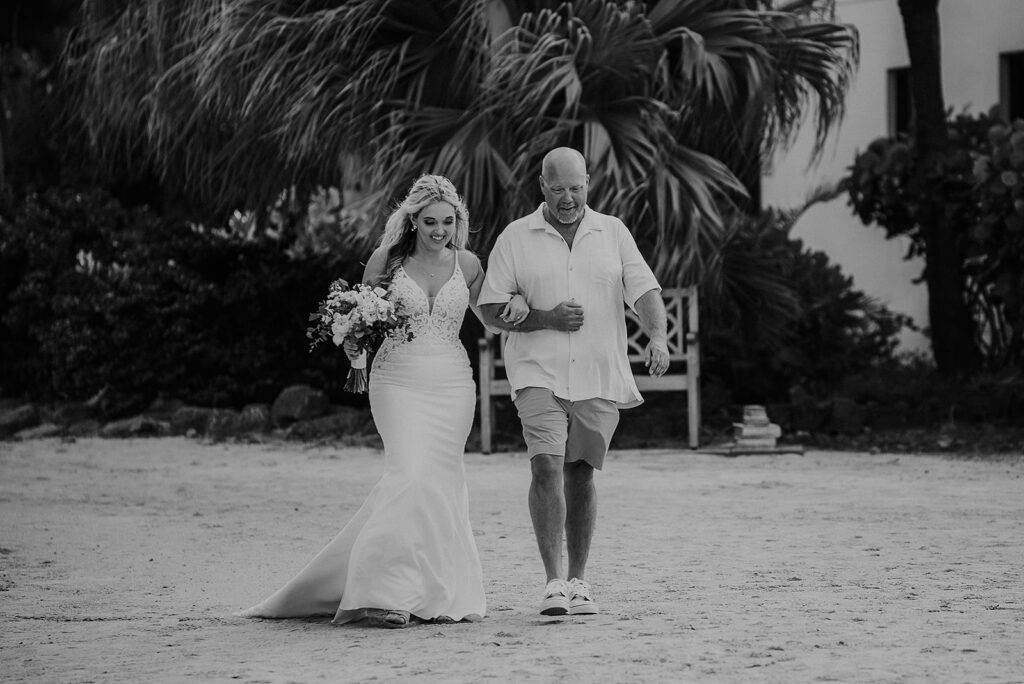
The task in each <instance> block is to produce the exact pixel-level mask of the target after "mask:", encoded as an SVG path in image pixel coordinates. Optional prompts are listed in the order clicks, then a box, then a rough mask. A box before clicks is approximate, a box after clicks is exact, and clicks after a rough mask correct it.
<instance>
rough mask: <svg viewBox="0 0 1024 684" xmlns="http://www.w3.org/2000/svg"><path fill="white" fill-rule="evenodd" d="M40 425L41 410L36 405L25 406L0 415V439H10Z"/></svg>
mask: <svg viewBox="0 0 1024 684" xmlns="http://www.w3.org/2000/svg"><path fill="white" fill-rule="evenodd" d="M38 424H39V409H38V408H37V407H36V405H35V404H23V405H22V406H19V407H17V408H14V409H10V410H8V411H4V412H3V413H0V437H10V436H12V435H13V434H14V433H16V432H21V431H22V430H24V429H26V428H30V427H35V426H36V425H38Z"/></svg>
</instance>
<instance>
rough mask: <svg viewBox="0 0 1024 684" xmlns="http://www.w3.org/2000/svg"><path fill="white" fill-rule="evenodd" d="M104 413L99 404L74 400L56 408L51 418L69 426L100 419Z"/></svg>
mask: <svg viewBox="0 0 1024 684" xmlns="http://www.w3.org/2000/svg"><path fill="white" fill-rule="evenodd" d="M102 415H103V414H102V412H101V411H100V409H99V407H97V406H94V405H91V404H89V403H87V402H84V401H73V402H69V403H67V404H61V405H60V406H58V407H57V408H56V409H54V411H53V413H52V414H51V417H50V419H51V420H52V421H53V422H54V423H59V424H61V425H65V426H69V425H72V424H74V423H78V422H81V421H84V420H99V419H100V418H101V417H102Z"/></svg>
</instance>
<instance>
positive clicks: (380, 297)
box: [306, 279, 411, 393]
mask: <svg viewBox="0 0 1024 684" xmlns="http://www.w3.org/2000/svg"><path fill="white" fill-rule="evenodd" d="M389 295H390V293H389V292H388V291H387V290H386V289H384V288H383V287H379V286H378V287H370V286H369V285H365V284H363V283H356V284H355V285H353V286H351V287H349V284H348V283H347V282H345V281H344V280H341V279H338V280H335V281H334V282H333V283H331V286H330V289H329V290H328V292H327V298H326V299H325V300H323V301H322V302H320V306H319V308H318V309H317V311H315V312H314V313H311V314H310V315H309V320H310V322H311V323H313V325H312V326H311V327H310V328H309V329H307V330H306V337H308V338H310V339H311V340H312V342H311V343H310V345H309V349H310V351H312V350H313V349H314V348H315V347H316V346H317V345H318V344H320V343H321V342H323V341H325V340H330V341H332V342H334V344H336V345H338V346H339V347H340V346H341V345H342V344H344V342H345V339H346V338H351V339H353V340H355V342H356V344H357V345H358V346H359V350H360V351H361V352H362V353H361V354H360V356H359V358H357V359H353V360H352V368H351V370H349V372H348V378H347V379H346V381H345V390H346V391H348V392H360V393H361V392H365V391H366V386H367V381H366V352H367V350H373V349H376V348H377V347H379V346H380V343H381V342H383V341H384V338H385V337H386V336H387V335H388V333H390V332H391V331H393V330H396V329H400V328H405V327H407V323H408V315H406V314H403V313H401V312H399V311H398V310H397V309H396V308H395V304H394V302H392V301H391V300H390V299H388V296H389ZM408 334H409V337H410V339H411V333H408Z"/></svg>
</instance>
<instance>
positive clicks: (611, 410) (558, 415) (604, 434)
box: [515, 387, 619, 470]
mask: <svg viewBox="0 0 1024 684" xmlns="http://www.w3.org/2000/svg"><path fill="white" fill-rule="evenodd" d="M515 405H516V409H518V411H519V421H520V422H521V423H522V424H523V439H524V440H526V451H527V454H529V456H530V458H533V457H534V456H536V455H537V454H551V455H552V456H564V457H565V462H566V463H572V462H573V461H579V460H583V461H586V462H587V463H589V464H590V465H591V466H593V467H594V468H596V469H598V470H600V469H601V466H603V465H604V457H605V455H606V454H607V453H608V445H610V444H611V441H612V435H613V434H615V428H616V427H618V425H619V409H618V407H617V406H616V405H615V403H614V402H612V401H608V400H607V399H584V400H583V401H568V400H566V399H562V398H561V397H556V396H555V395H554V393H553V392H552V391H551V390H548V389H542V388H540V387H524V388H523V389H521V390H519V391H518V392H516V399H515Z"/></svg>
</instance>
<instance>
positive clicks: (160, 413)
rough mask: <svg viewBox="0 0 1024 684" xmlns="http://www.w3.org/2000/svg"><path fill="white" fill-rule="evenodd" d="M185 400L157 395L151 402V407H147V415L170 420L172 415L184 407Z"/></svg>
mask: <svg viewBox="0 0 1024 684" xmlns="http://www.w3.org/2000/svg"><path fill="white" fill-rule="evenodd" d="M184 406H185V402H183V401H182V400H181V399H168V398H167V397H163V396H160V397H157V398H156V399H154V400H153V401H152V403H150V405H149V408H147V409H146V415H148V416H152V417H153V418H163V419H165V420H170V419H171V417H172V416H173V415H174V414H175V413H176V412H177V411H178V410H179V409H181V408H184Z"/></svg>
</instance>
